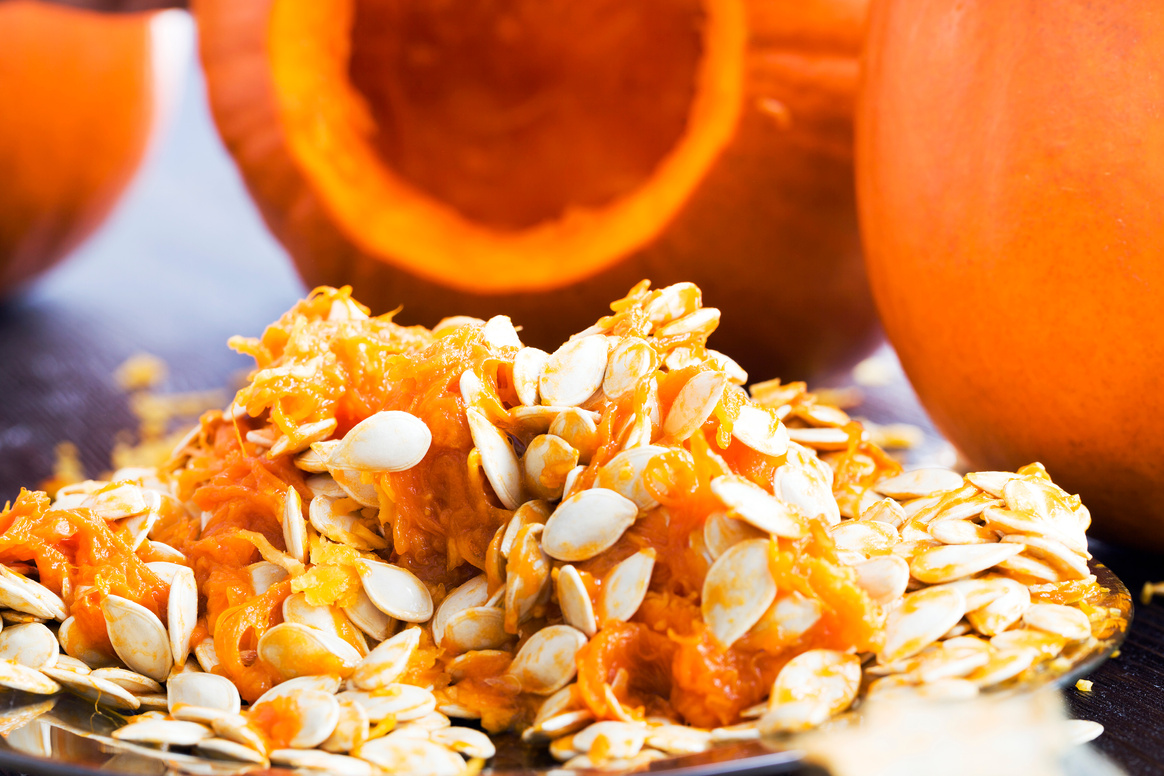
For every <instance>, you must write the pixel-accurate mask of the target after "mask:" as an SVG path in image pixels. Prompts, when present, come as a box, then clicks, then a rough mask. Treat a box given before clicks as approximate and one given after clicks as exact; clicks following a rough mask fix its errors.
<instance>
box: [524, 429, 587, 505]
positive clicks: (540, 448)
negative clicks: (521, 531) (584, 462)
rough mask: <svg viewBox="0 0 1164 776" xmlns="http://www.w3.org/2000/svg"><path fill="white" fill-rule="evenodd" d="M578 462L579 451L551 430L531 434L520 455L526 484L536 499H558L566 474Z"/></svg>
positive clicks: (563, 486) (560, 495) (564, 483)
mask: <svg viewBox="0 0 1164 776" xmlns="http://www.w3.org/2000/svg"><path fill="white" fill-rule="evenodd" d="M577 465H578V451H577V450H575V449H574V448H573V447H571V445H570V443H569V442H567V441H566V440H564V439H562V438H561V437H559V436H554V435H553V434H541V435H539V436H536V437H534V438H533V440H532V441H530V443H529V445H528V446H527V447H526V449H525V455H524V456H522V467H523V469H524V472H525V487H526V490H527V491H529V493H531V494H533V495H534V496H536V497H537V498H539V499H549V500H554V499H559V498H561V497H562V492H563V490H564V488H565V485H566V475H567V474H569V473H570V470H571V469H573V468H574V467H575V466H577Z"/></svg>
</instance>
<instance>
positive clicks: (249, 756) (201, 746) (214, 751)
mask: <svg viewBox="0 0 1164 776" xmlns="http://www.w3.org/2000/svg"><path fill="white" fill-rule="evenodd" d="M194 751H195V752H197V753H198V754H200V755H203V756H205V757H209V758H211V759H217V760H236V761H238V762H241V763H252V764H254V765H261V766H264V767H266V766H267V765H269V764H270V761H269V760H268V759H267V758H266V757H265V756H264V755H263V754H261V753H259V752H256V751H255V750H254V749H251V748H250V747H249V746H245V745H243V744H239V743H236V742H234V741H231V740H229V739H226V738H204V739H202V740H201V741H199V742H198V743H197V744H195V745H194Z"/></svg>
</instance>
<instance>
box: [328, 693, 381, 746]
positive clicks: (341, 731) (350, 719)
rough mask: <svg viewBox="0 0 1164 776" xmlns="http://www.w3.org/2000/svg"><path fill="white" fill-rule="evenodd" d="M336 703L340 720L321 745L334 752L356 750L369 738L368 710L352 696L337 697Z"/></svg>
mask: <svg viewBox="0 0 1164 776" xmlns="http://www.w3.org/2000/svg"><path fill="white" fill-rule="evenodd" d="M336 703H338V704H339V721H338V722H336V726H335V730H333V731H332V733H331V735H330V736H328V738H327V740H326V741H324V742H323V743H322V744H320V745H319V747H320V748H321V749H323V750H325V751H328V752H332V753H333V754H338V753H340V752H351V751H354V750H356V749H357V748H359V746H360V745H361V744H362V743H363V742H365V741H367V740H368V732H369V728H370V724H369V722H368V712H366V711H364V707H363V706H361V705H360V704H359V703H358V702H356V701H355V700H354V699H352V698H344V697H337V698H336Z"/></svg>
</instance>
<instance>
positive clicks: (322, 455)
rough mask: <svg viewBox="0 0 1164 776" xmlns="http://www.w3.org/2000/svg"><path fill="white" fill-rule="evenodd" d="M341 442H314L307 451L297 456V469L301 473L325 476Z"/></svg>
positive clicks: (335, 440)
mask: <svg viewBox="0 0 1164 776" xmlns="http://www.w3.org/2000/svg"><path fill="white" fill-rule="evenodd" d="M339 445H340V440H338V439H329V440H327V441H325V442H312V443H311V445H309V446H308V448H307V449H306V450H304V451H303V452H302V453H300V454H299V455H297V456H295V467H296V468H297V469H299V470H300V471H305V472H313V473H315V474H323V473H324V472H326V471H327V462H328V461H330V460H331V456H332V454H333V453H334V452H335V449H336V448H337V447H339Z"/></svg>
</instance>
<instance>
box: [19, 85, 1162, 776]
mask: <svg viewBox="0 0 1164 776" xmlns="http://www.w3.org/2000/svg"><path fill="white" fill-rule="evenodd" d="M304 290H305V289H304V288H303V287H302V285H301V283H300V282H299V280H298V278H297V277H296V275H295V274H294V272H293V270H292V269H291V265H290V263H289V262H288V261H287V259H286V257H285V256H284V255H283V253H282V251H281V249H280V248H279V247H278V246H277V244H276V243H275V242H274V241H273V240H272V238H271V237H270V236H269V235H268V234H267V233H266V231H265V229H264V228H263V225H262V222H261V220H260V219H259V217H258V214H257V212H256V211H255V209H254V207H253V206H252V205H251V204H250V202H249V201H248V199H247V197H246V194H245V191H244V190H243V187H242V185H241V183H240V181H239V179H238V176H237V174H236V173H235V171H234V168H233V167H232V166H231V164H230V162H229V160H228V158H227V157H226V155H225V152H224V151H223V149H222V147H221V145H220V143H219V141H218V138H217V136H216V135H215V134H214V131H213V129H212V127H211V124H210V120H209V118H208V116H207V113H206V108H205V104H204V98H203V93H202V84H201V80H200V78H199V77H198V74H197V72H196V71H195V69H194V68H191V72H190V74H189V76H188V82H187V88H186V90H185V93H184V96H183V98H182V100H181V102H180V104H179V105H178V110H177V115H176V116H175V117H174V120H173V122H172V124H171V126H170V127H169V129H168V130H167V131H166V133H165V134H164V136H163V137H162V138H161V139H160V140H159V141H158V143H157V144H156V146H155V148H154V149H153V150H152V152H151V155H150V158H149V159H148V161H147V164H146V165H145V167H144V169H143V171H142V173H141V174H140V175H139V176H138V179H137V180H136V181H135V183H134V184H133V186H132V188H131V190H130V191H129V193H128V195H127V196H126V198H125V199H124V200H123V201H122V203H121V205H120V206H119V208H118V209H117V211H116V212H115V213H114V215H113V217H112V218H111V219H110V220H109V222H107V224H106V225H105V226H104V227H103V229H102V230H101V231H100V232H99V233H98V234H97V235H96V236H95V237H94V238H93V239H91V240H90V241H89V242H88V243H87V244H86V245H84V246H82V248H81V249H80V250H79V251H78V252H77V253H76V254H75V255H74V256H73V257H72V258H71V259H70V260H69V261H68V262H66V263H65V264H64V265H62V266H61V267H59V268H57V269H56V270H54V271H53V272H51V273H49V274H48V275H47V276H46V277H44V278H42V279H41V280H40V281H38V282H37V283H35V284H34V285H32V286H31V287H29V288H27V289H25V290H24V291H23V292H22V293H21V294H19V295H18V296H16V297H15V298H12V299H9V300H7V301H6V302H5V303H4V304H3V305H0V397H2V400H0V499H10V498H13V497H14V496H15V495H16V494H17V493H18V491H19V488H20V487H21V486H22V485H36V484H37V483H39V482H41V481H42V480H43V479H44V478H45V477H47V476H48V475H49V473H50V472H51V470H52V465H53V449H54V446H55V445H56V444H57V443H58V442H60V441H62V440H71V441H72V442H74V443H76V444H77V445H78V447H79V449H80V452H81V458H82V461H83V463H84V466H85V469H86V473H87V474H88V475H90V476H96V475H98V474H100V473H101V472H102V471H105V470H106V469H107V466H108V462H109V454H110V450H111V447H112V444H113V441H114V437H115V435H116V434H117V433H118V432H120V431H122V430H124V429H129V428H133V427H134V426H135V420H134V418H133V416H132V414H131V413H130V411H129V408H128V404H127V401H126V396H125V394H124V393H123V392H122V391H121V390H120V389H119V388H118V387H117V385H116V383H115V381H114V380H113V377H112V375H113V372H114V370H115V369H116V368H117V366H118V365H119V364H121V363H122V362H123V361H124V360H125V359H126V358H128V357H129V356H131V355H133V354H135V353H142V352H146V353H151V354H154V355H157V356H160V357H162V358H163V359H164V360H165V361H166V362H167V363H168V365H169V367H170V377H169V379H168V381H167V382H166V383H165V384H164V386H163V387H164V388H165V389H166V390H170V391H189V390H203V389H214V388H222V387H223V386H225V385H227V384H229V383H230V382H231V381H232V380H233V379H235V378H236V377H237V376H238V374H239V373H240V372H241V371H243V370H245V369H247V368H248V366H249V363H248V361H247V359H243V358H241V357H239V356H236V355H234V354H233V353H231V352H230V351H229V350H228V349H227V348H226V344H225V343H226V340H227V338H228V337H229V336H231V335H233V334H246V335H257V334H259V333H260V331H261V330H262V327H263V326H264V325H265V324H266V323H268V322H270V321H272V320H274V319H275V317H277V316H278V315H279V314H280V313H281V312H282V311H283V310H285V309H286V308H287V307H288V306H289V305H290V304H291V303H292V302H293V301H294V300H295V299H297V298H298V297H299V296H300V295H301V294H302V293H303V292H304ZM450 312H456V311H450ZM858 412H859V413H864V414H866V415H868V416H870V417H873V418H875V419H881V420H885V419H889V418H895V419H899V420H905V421H910V422H914V423H918V424H921V425H923V426H927V427H928V423H927V422H926V420H925V417H924V415H923V414H922V412H921V410H920V408H919V407H918V406H917V404H916V401H915V400H914V399H913V396H912V393H911V392H910V391H909V389H908V387H907V386H905V384H904V383H902V382H900V381H899V382H898V383H896V384H895V385H894V386H891V387H890V388H889V389H887V390H885V391H881V392H880V393H875V394H874V395H873V396H872V397H871V398H870V400H869V401H868V403H867V405H866V406H865V407H863V408H861V409H859V410H858ZM1093 551H1094V553H1095V555H1096V557H1097V558H1098V559H1100V560H1101V561H1103V562H1105V563H1107V564H1108V565H1109V566H1110V567H1111V568H1112V569H1113V570H1115V571H1116V573H1117V574H1118V575H1119V576H1120V577H1121V578H1122V579H1123V580H1124V582H1125V583H1126V584H1127V586H1128V587H1129V588H1130V589H1131V590H1132V591H1133V593H1135V594H1138V591H1139V589H1140V586H1141V585H1142V584H1143V582H1144V581H1145V580H1148V579H1164V558H1161V557H1160V556H1153V555H1147V554H1144V553H1139V552H1135V551H1132V550H1125V549H1120V548H1113V547H1109V546H1105V545H1102V544H1099V543H1093ZM1091 678H1092V679H1093V680H1094V682H1095V684H1094V688H1093V690H1092V691H1091V692H1090V693H1088V694H1083V693H1080V692H1078V691H1076V690H1069V691H1068V693H1067V696H1068V703H1069V705H1070V707H1071V709H1072V711H1073V713H1074V714H1075V715H1076V716H1079V717H1084V718H1087V719H1092V720H1096V721H1099V722H1101V723H1103V724H1104V726H1105V727H1106V733H1105V734H1104V735H1103V736H1101V737H1100V739H1099V740H1098V741H1097V743H1096V745H1097V747H1098V748H1099V749H1100V750H1101V751H1102V752H1103V753H1105V754H1106V755H1107V756H1108V757H1109V758H1110V759H1111V760H1113V761H1114V762H1115V763H1117V764H1118V765H1119V766H1120V767H1122V768H1123V769H1124V770H1126V771H1127V772H1128V773H1129V774H1134V775H1135V776H1147V774H1162V773H1164V691H1162V688H1164V604H1162V603H1159V602H1157V603H1152V604H1150V605H1148V606H1140V605H1137V609H1136V618H1135V622H1134V624H1133V626H1132V629H1131V632H1130V634H1129V636H1128V640H1127V643H1126V644H1125V645H1124V647H1123V649H1122V651H1121V653H1120V655H1119V657H1118V658H1116V659H1114V660H1110V661H1108V662H1107V663H1106V664H1105V665H1104V666H1102V667H1101V668H1100V669H1099V670H1098V671H1097V672H1096V673H1095V674H1094V675H1093V676H1092V677H1091Z"/></svg>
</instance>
